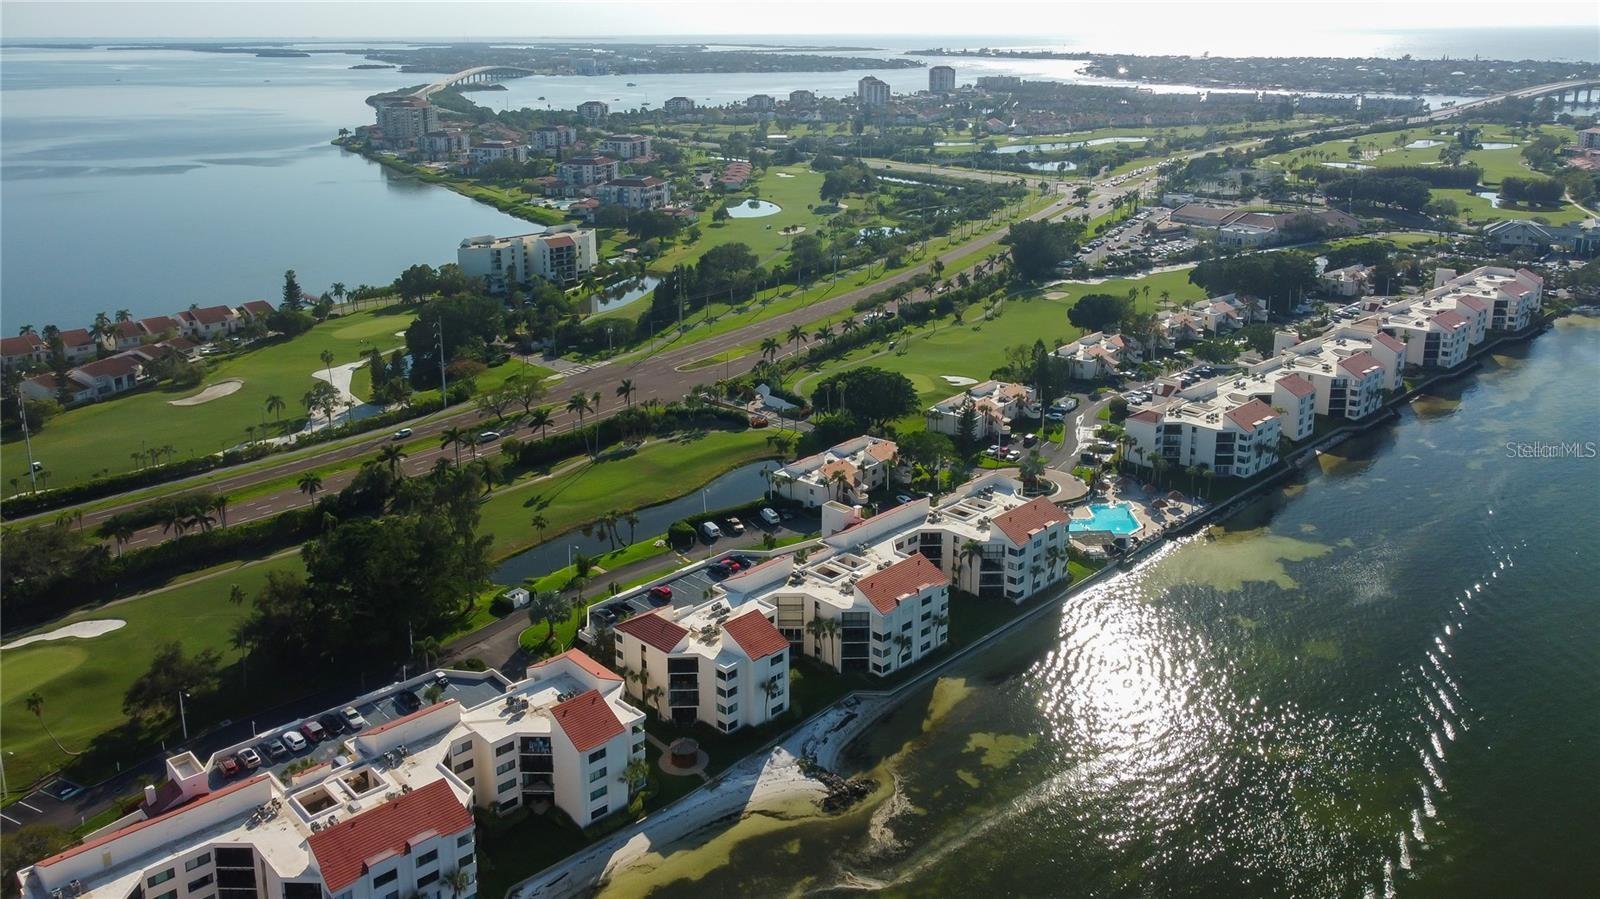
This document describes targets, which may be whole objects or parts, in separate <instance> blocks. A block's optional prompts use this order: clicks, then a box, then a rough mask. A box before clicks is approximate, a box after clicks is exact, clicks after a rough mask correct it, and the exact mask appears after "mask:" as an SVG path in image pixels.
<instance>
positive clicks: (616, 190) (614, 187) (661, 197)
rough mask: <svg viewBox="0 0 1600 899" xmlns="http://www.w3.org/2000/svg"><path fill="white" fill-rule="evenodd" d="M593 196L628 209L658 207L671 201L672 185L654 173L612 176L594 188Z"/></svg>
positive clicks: (603, 201)
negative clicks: (621, 176) (641, 175)
mask: <svg viewBox="0 0 1600 899" xmlns="http://www.w3.org/2000/svg"><path fill="white" fill-rule="evenodd" d="M595 196H597V197H599V198H600V202H602V203H612V204H615V205H617V206H626V207H628V208H629V209H659V208H661V207H662V206H665V205H667V204H668V203H670V202H672V186H671V185H669V184H668V183H667V182H665V181H663V180H661V179H660V178H657V177H656V176H654V175H645V176H643V177H632V176H630V177H627V178H613V179H611V180H610V181H607V182H606V183H604V184H602V185H600V186H599V187H597V188H595Z"/></svg>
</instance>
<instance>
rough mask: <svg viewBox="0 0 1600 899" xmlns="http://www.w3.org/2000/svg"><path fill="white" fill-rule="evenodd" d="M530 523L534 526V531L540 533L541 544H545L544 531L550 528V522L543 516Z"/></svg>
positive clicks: (538, 516) (534, 518)
mask: <svg viewBox="0 0 1600 899" xmlns="http://www.w3.org/2000/svg"><path fill="white" fill-rule="evenodd" d="M528 523H529V524H531V525H533V529H534V530H536V531H538V532H539V542H540V543H543V542H544V529H545V528H547V527H549V526H550V520H549V519H548V518H545V517H544V516H543V515H535V516H533V518H532V519H530V520H529V522H528Z"/></svg>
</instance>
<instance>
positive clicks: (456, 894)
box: [334, 284, 472, 899]
mask: <svg viewBox="0 0 1600 899" xmlns="http://www.w3.org/2000/svg"><path fill="white" fill-rule="evenodd" d="M334 286H335V287H338V286H340V285H337V284H336V285H334ZM442 880H443V881H444V885H445V886H447V887H449V888H450V899H461V894H462V893H464V892H466V891H467V887H469V886H472V875H471V874H468V873H467V869H466V868H456V869H455V870H454V871H451V872H450V873H449V874H446V875H445V876H444V877H443V878H442Z"/></svg>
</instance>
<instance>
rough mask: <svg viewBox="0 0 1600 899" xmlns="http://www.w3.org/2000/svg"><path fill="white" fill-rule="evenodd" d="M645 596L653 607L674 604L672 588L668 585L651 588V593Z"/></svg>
mask: <svg viewBox="0 0 1600 899" xmlns="http://www.w3.org/2000/svg"><path fill="white" fill-rule="evenodd" d="M645 596H647V597H649V598H650V602H651V604H652V605H657V606H664V605H666V604H667V603H669V602H672V588H671V587H668V586H667V585H666V584H657V585H656V586H654V587H651V588H650V590H649V592H647V593H645Z"/></svg>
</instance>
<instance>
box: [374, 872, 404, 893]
mask: <svg viewBox="0 0 1600 899" xmlns="http://www.w3.org/2000/svg"><path fill="white" fill-rule="evenodd" d="M399 876H400V872H399V871H385V872H383V873H382V874H379V875H378V876H377V877H374V878H372V888H373V889H377V888H378V887H381V886H388V885H389V884H391V883H394V882H395V880H396V879H397V878H399Z"/></svg>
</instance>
